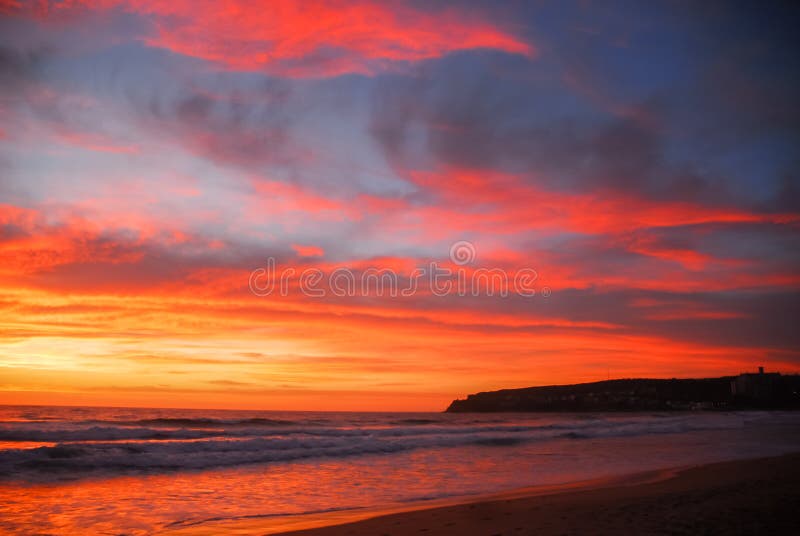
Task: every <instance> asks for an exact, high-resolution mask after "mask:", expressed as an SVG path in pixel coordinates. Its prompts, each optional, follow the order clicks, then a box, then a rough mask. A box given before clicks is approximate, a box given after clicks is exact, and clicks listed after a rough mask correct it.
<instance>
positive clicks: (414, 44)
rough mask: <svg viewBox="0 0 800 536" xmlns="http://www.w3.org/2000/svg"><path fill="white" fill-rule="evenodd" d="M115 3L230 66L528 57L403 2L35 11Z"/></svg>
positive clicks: (484, 28) (205, 2) (500, 39)
mask: <svg viewBox="0 0 800 536" xmlns="http://www.w3.org/2000/svg"><path fill="white" fill-rule="evenodd" d="M76 4H78V5H82V6H85V7H88V8H90V9H104V8H109V7H112V6H117V5H118V6H120V7H121V8H122V9H125V10H128V11H132V12H135V13H139V14H142V15H145V16H148V17H150V18H151V19H152V22H153V24H154V27H155V32H154V33H152V34H151V35H148V36H146V37H145V38H144V41H145V42H146V43H147V44H148V45H150V46H154V47H159V48H165V49H168V50H170V51H172V52H176V53H178V54H183V55H186V56H192V57H196V58H202V59H205V60H209V61H212V62H214V63H217V64H219V65H222V66H223V67H225V68H227V69H232V70H242V71H255V70H267V71H270V72H273V73H276V74H280V75H286V76H293V77H307V76H335V75H339V74H343V73H364V74H370V73H373V72H375V71H377V70H379V69H381V68H385V67H386V66H388V65H389V64H391V63H393V62H410V61H420V60H426V59H431V58H437V57H441V56H443V55H445V54H447V53H449V52H453V51H458V50H469V49H478V48H487V49H494V50H502V51H505V52H509V53H514V54H523V55H527V56H532V55H533V54H534V53H535V51H534V48H533V47H532V46H531V45H529V44H528V43H526V42H524V41H522V40H521V39H519V38H518V37H515V36H514V35H512V34H511V33H508V32H506V31H504V30H503V29H501V28H500V27H498V26H496V25H493V24H491V23H489V22H486V21H485V20H482V18H480V17H478V16H477V15H469V14H465V13H464V10H458V11H457V10H454V9H449V8H438V7H436V6H433V7H432V8H431V9H429V10H427V11H422V10H419V9H416V8H414V7H411V6H408V5H405V4H404V3H402V2H373V1H364V0H361V1H341V0H310V1H307V2H295V1H291V0H275V1H272V2H268V3H258V2H248V1H244V0H233V1H228V2H216V1H213V0H197V1H188V0H175V1H165V0H129V1H125V0H105V1H100V2H91V1H78V2H67V3H64V4H52V3H51V4H46V5H45V6H44V8H42V9H40V15H43V14H44V15H47V16H52V15H53V14H54V13H55V12H57V11H60V10H65V9H74V8H75V5H76Z"/></svg>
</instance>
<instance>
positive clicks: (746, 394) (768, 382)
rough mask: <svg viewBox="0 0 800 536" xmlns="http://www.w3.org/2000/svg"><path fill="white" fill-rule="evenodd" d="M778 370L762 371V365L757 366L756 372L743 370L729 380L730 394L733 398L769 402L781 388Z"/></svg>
mask: <svg viewBox="0 0 800 536" xmlns="http://www.w3.org/2000/svg"><path fill="white" fill-rule="evenodd" d="M781 383H782V382H781V373H780V372H764V367H758V372H757V373H753V372H744V373H742V374H739V375H738V376H736V377H735V378H734V379H733V380H731V395H733V397H734V399H738V400H749V401H756V402H769V401H772V400H774V399H775V398H776V397H777V396H778V394H779V390H780V388H781Z"/></svg>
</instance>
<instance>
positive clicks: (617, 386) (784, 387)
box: [447, 373, 800, 413]
mask: <svg viewBox="0 0 800 536" xmlns="http://www.w3.org/2000/svg"><path fill="white" fill-rule="evenodd" d="M748 408H761V409H773V408H787V409H788V408H800V376H797V375H794V376H781V375H780V374H778V373H770V374H764V373H761V374H741V375H739V376H724V377H720V378H701V379H671V380H654V379H621V380H607V381H600V382H594V383H580V384H575V385H548V386H543V387H527V388H523V389H503V390H500V391H490V392H483V393H477V394H472V395H469V396H467V398H466V399H464V400H454V401H453V402H452V403H451V404H450V406H449V407H448V408H447V411H448V412H453V413H459V412H500V411H668V410H692V409H712V410H713V409H718V410H722V409H748Z"/></svg>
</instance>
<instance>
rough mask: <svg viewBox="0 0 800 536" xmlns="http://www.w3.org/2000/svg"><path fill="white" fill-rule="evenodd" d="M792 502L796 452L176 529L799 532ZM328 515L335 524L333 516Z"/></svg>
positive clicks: (399, 534)
mask: <svg viewBox="0 0 800 536" xmlns="http://www.w3.org/2000/svg"><path fill="white" fill-rule="evenodd" d="M798 504H800V453H795V454H790V455H785V456H779V457H772V458H759V459H751V460H738V461H732V462H722V463H714V464H707V465H701V466H697V467H690V468H683V469H677V470H674V471H661V472H648V473H641V474H639V475H632V476H630V477H627V478H618V479H609V480H607V481H606V482H605V483H603V482H591V483H587V484H586V486H585V487H584V488H583V489H570V490H567V491H564V490H552V489H551V490H547V489H535V488H533V489H529V490H518V491H516V492H512V493H508V494H505V495H499V496H494V497H491V498H487V499H485V500H477V501H474V502H465V503H461V504H451V505H446V506H439V507H434V508H430V507H422V508H419V509H415V510H414V509H412V510H407V511H403V512H396V513H389V514H386V515H377V516H376V517H370V518H367V519H361V520H357V521H353V522H349V523H341V524H337V525H332V526H317V527H313V528H304V529H300V530H290V531H283V530H280V528H279V526H276V525H275V523H274V522H272V521H267V520H258V519H252V520H242V521H240V522H238V523H221V524H207V525H205V526H203V527H195V528H194V529H192V530H184V531H179V532H175V533H174V534H176V535H177V534H193V535H200V534H237V535H238V534H286V535H292V536H359V535H365V536H375V535H384V536H403V535H409V534H425V535H426V536H451V535H459V536H488V535H513V534H537V535H561V534H622V533H629V534H797V533H798V531H799V530H800V516H798V512H797V505H798ZM350 515H353V514H350ZM355 515H359V514H355ZM360 515H364V514H360ZM367 515H368V514H367ZM338 519H339V520H340V521H341V519H344V516H339V518H338ZM329 521H334V522H336V521H337V517H336V516H334V517H330V519H329ZM322 523H325V518H324V516H323V517H320V516H317V517H315V518H311V519H305V520H297V521H296V524H297V525H298V526H300V525H302V524H306V525H314V524H322ZM284 526H285V525H284Z"/></svg>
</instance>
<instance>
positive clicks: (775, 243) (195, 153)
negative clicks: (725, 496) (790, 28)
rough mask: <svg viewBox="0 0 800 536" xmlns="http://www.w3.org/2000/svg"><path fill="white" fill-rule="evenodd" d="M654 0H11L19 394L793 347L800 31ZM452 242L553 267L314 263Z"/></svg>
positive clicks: (7, 356)
mask: <svg viewBox="0 0 800 536" xmlns="http://www.w3.org/2000/svg"><path fill="white" fill-rule="evenodd" d="M563 5H564V6H565V5H566V4H563ZM667 6H669V9H668V8H667V7H665V6H660V7H657V8H656V7H653V8H652V10H650V9H645V8H644V6H643V8H642V10H641V11H640V12H639V13H637V14H636V16H635V17H633V15H630V14H626V13H623V12H621V11H620V12H614V11H606V12H604V13H602V14H601V13H599V12H598V10H597V9H596V6H594V5H593V4H587V5H586V6H584V7H582V8H580V9H577V8H576V9H569V10H568V9H566V8H564V7H562V4H561V3H553V4H551V5H549V6H548V7H539V5H538V3H533V2H519V3H517V2H501V3H499V4H498V5H494V4H493V3H489V2H470V3H450V2H445V3H439V2H432V3H426V2H410V1H409V2H406V1H389V2H373V1H356V2H338V1H333V2H328V1H312V2H300V3H295V2H284V1H279V2H269V3H265V4H264V5H258V3H253V2H245V1H241V2H238V1H237V2H214V1H205V0H203V1H200V2H190V1H183V0H181V1H167V0H164V1H161V0H130V1H125V0H107V1H104V0H101V1H97V2H92V1H64V2H55V1H43V2H26V1H22V2H15V1H10V2H9V1H4V2H3V1H0V404H53V405H56V404H59V405H96V406H137V407H138V406H142V407H179V408H209V407H213V408H240V409H286V410H317V409H318V410H362V411H363V410H410V411H417V410H420V411H422V410H425V411H436V410H440V409H444V408H445V407H447V404H448V403H449V402H450V401H451V400H452V399H454V398H456V397H460V396H463V395H465V394H467V393H473V392H478V391H483V390H490V389H500V388H511V387H524V386H529V385H547V384H556V383H576V382H584V381H585V382H588V381H596V380H603V379H606V378H608V377H616V378H625V377H653V378H671V377H701V376H722V375H732V374H738V373H740V372H742V371H745V370H752V369H754V368H755V367H757V366H759V365H761V366H765V367H767V368H768V369H770V370H780V371H782V372H785V373H791V372H799V371H800V335H799V334H800V331H798V328H797V326H798V325H800V299H799V298H800V203H799V201H800V190H799V189H798V188H799V187H800V185H798V174H797V163H798V162H797V156H796V150H794V151H793V150H791V149H792V148H794V147H796V145H797V143H798V124H800V119H799V118H798V112H797V110H798V106H797V93H795V91H794V90H796V89H797V86H798V84H797V78H796V77H797V74H796V70H795V71H793V70H791V69H788V68H786V65H788V64H789V63H791V62H796V58H794V54H796V50H795V51H793V50H792V49H791V48H790V47H783V46H780V39H778V38H775V39H773V40H770V39H767V37H768V33H767V32H768V30H769V28H768V27H767V26H764V25H760V26H758V25H755V24H754V25H752V26H751V25H749V24H747V23H741V24H740V19H742V16H741V14H739V15H738V18H736V19H735V20H734V19H732V18H731V17H732V15H730V14H729V13H728V12H726V11H725V10H724V9H721V8H719V6H717V8H712V7H707V8H703V7H702V6H695V7H692V6H689V5H685V6H684V5H681V4H676V5H671V4H667ZM695 8H696V9H697V10H698V12H696V13H693V16H692V17H691V18H689V17H687V16H685V15H686V13H684V11H688V10H692V9H695ZM667 11H669V12H667ZM744 18H746V17H744ZM720 25H722V26H725V27H728V26H726V25H730V28H732V29H731V30H730V31H727V32H725V33H724V35H723V34H720V32H719V31H718V29H717V28H719V26H720ZM621 28H624V31H622V30H621ZM712 29H713V34H712ZM710 36H713V38H712V37H710ZM686 43H688V45H686V46H687V47H688V46H689V45H691V46H692V47H693V48H692V50H694V51H695V53H693V54H690V55H689V54H685V53H682V52H681V50H682V49H681V48H680V47H681V46H683V45H682V44H686ZM460 242H463V243H465V244H467V245H469V246H470V247H473V248H474V250H473V251H471V253H472V254H474V258H470V259H469V260H468V261H467V262H464V263H462V262H461V261H460V260H459V259H457V258H455V257H453V254H452V251H451V248H452V247H453V245H454V244H457V243H460ZM269 259H272V262H274V264H275V267H276V269H277V270H278V273H285V274H289V273H291V274H292V275H291V277H290V276H289V275H287V276H286V277H287V283H286V284H287V292H283V293H281V292H278V291H275V292H272V293H270V294H269V295H264V296H259V295H256V293H254V292H253V291H252V288H251V279H252V278H251V275H252V274H253V273H254V271H256V270H259V269H264V268H265V267H266V266H267V263H268V260H269ZM432 262H434V263H437V264H438V266H440V267H443V269H449V270H451V271H453V273H456V272H457V270H459V269H460V270H462V272H463V273H464V274H465V277H475V275H474V274H475V273H476V272H477V273H479V274H480V273H484V274H486V273H490V272H487V271H489V270H497V271H498V272H502V273H503V274H507V276H508V278H509V280H510V281H513V280H514V277H515V276H516V275H517V274H518V273H520V271H523V270H531V271H532V272H535V278H534V279H533V280H532V283H531V284H532V288H533V290H534V292H533V295H532V296H523V295H520V294H519V293H514V292H511V293H510V294H509V295H508V296H500V295H499V294H497V293H494V294H493V293H489V292H479V293H475V294H477V295H475V294H473V293H472V292H464V293H461V294H459V293H458V292H451V293H449V294H448V295H437V292H436V291H435V289H432V288H431V286H430V284H429V282H428V281H427V280H425V279H424V278H421V279H420V281H422V283H420V284H419V286H418V287H416V288H415V290H414V292H409V293H406V294H403V293H399V295H396V296H391V295H388V294H387V293H380V292H377V291H376V289H375V288H371V289H370V290H369V291H368V292H365V293H356V294H358V295H347V296H343V295H337V294H336V293H335V292H331V291H330V288H327V289H325V290H326V292H325V294H324V295H322V296H312V295H309V294H308V292H304V290H303V283H302V282H301V280H300V274H302V273H303V272H304V271H309V270H311V271H315V270H318V271H319V273H320V274H322V277H323V281H329V280H330V277H332V274H336V273H341V271H342V270H346V271H347V273H348V274H354V276H357V277H363V274H365V273H371V271H372V273H374V272H378V273H379V274H380V273H383V271H389V270H391V273H393V274H396V277H397V278H398V281H399V282H400V284H401V286H402V285H405V284H408V283H409V282H410V281H411V280H413V278H414V277H415V275H414V274H415V270H418V269H420V268H422V267H428V266H430V263H432ZM482 269H485V270H486V271H483V272H481V270H482ZM337 270H338V272H337ZM289 271H291V272H289ZM486 277H487V278H488V276H486ZM377 280H378V279H377V277H376V278H375V279H373V280H371V282H372V283H375V282H376V281H377ZM487 280H488V279H485V280H483V282H484V283H485V282H486V281H487ZM359 281H360V280H359ZM359 288H360V287H359Z"/></svg>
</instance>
